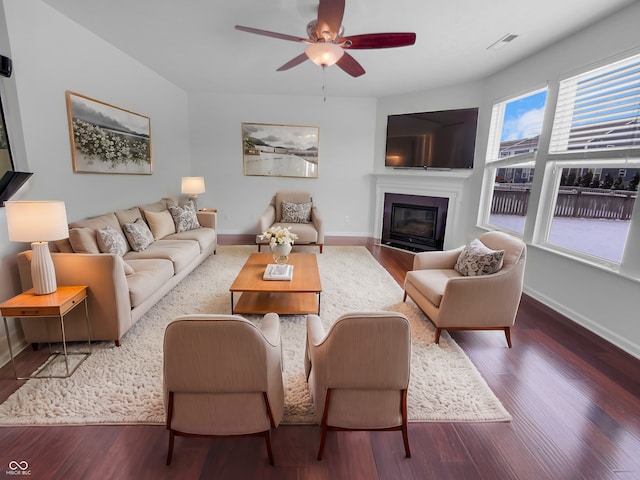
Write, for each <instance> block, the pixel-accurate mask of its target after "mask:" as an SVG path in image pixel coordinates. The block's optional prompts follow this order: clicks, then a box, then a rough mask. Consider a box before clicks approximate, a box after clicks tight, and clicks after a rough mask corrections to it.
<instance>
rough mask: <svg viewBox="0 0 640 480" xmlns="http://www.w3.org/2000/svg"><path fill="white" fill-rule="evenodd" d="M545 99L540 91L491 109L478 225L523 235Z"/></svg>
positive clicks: (544, 92)
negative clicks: (482, 196) (484, 194)
mask: <svg viewBox="0 0 640 480" xmlns="http://www.w3.org/2000/svg"><path fill="white" fill-rule="evenodd" d="M546 98H547V90H546V89H543V90H537V91H535V92H532V93H528V94H526V95H523V96H520V97H517V98H513V99H509V100H507V101H504V102H500V103H497V104H495V105H494V106H493V110H492V113H491V127H490V131H489V144H488V146H487V158H486V162H487V163H486V167H485V168H486V170H485V187H486V188H485V189H484V190H485V192H490V194H486V196H485V200H484V201H483V205H485V207H484V209H483V210H482V212H481V219H480V223H481V224H484V225H491V226H494V227H498V228H500V229H504V230H510V231H513V232H516V233H520V234H522V233H523V231H524V221H525V218H526V214H527V209H528V205H529V201H528V200H529V193H530V190H531V183H532V182H533V177H534V173H535V168H534V161H535V153H536V151H537V150H538V142H539V140H540V132H541V129H542V117H543V114H544V107H545V102H546Z"/></svg>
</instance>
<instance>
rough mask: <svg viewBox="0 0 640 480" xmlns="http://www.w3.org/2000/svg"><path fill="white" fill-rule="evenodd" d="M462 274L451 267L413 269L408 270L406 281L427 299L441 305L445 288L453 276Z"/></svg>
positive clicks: (438, 305)
mask: <svg viewBox="0 0 640 480" xmlns="http://www.w3.org/2000/svg"><path fill="white" fill-rule="evenodd" d="M460 276H461V275H460V274H459V273H458V272H457V271H455V270H453V269H449V268H443V269H434V270H412V271H410V272H407V276H406V279H405V282H406V283H409V284H411V285H413V286H414V287H415V288H416V289H417V290H418V291H419V292H420V293H421V294H422V295H423V296H424V297H425V298H426V299H427V300H429V301H430V302H431V303H433V304H434V305H435V306H436V307H440V302H441V301H442V295H444V289H445V287H446V286H447V282H448V281H449V279H451V278H456V277H460Z"/></svg>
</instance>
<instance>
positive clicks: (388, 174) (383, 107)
mask: <svg viewBox="0 0 640 480" xmlns="http://www.w3.org/2000/svg"><path fill="white" fill-rule="evenodd" d="M482 90H483V84H482V82H469V83H465V84H462V85H451V86H448V87H442V88H438V89H434V90H430V91H426V92H417V93H412V94H405V95H397V96H392V97H383V98H379V99H378V118H377V119H376V130H375V153H374V155H375V158H374V162H375V166H374V168H375V174H376V176H377V177H378V180H379V181H380V182H385V183H386V182H389V181H393V182H394V183H396V184H405V185H406V186H407V189H408V190H415V188H416V185H422V187H423V188H424V189H427V190H433V191H434V192H437V191H439V190H443V189H444V190H449V191H451V192H454V193H455V196H456V205H455V207H456V208H455V210H451V212H455V215H448V217H447V226H446V229H447V234H446V237H445V246H444V248H454V247H457V246H458V245H461V244H463V243H466V242H467V241H468V240H470V238H468V235H467V225H468V224H469V219H470V218H471V217H473V218H475V217H474V215H475V214H474V209H473V208H469V206H470V205H471V199H470V197H469V195H468V193H467V192H468V191H469V190H470V186H471V184H472V183H473V182H479V181H480V179H481V178H482V168H483V162H482V160H478V159H477V152H478V151H479V150H478V147H479V145H481V144H482V140H481V139H482V137H483V130H482V128H481V124H480V120H479V121H478V135H477V138H476V159H475V161H474V168H473V170H472V171H471V172H468V171H466V170H451V171H450V172H446V171H428V170H427V171H426V172H425V171H422V170H397V169H393V168H390V167H385V166H384V161H385V145H386V132H387V116H388V115H393V114H399V113H411V112H430V111H438V110H452V109H459V108H473V107H480V106H481V104H482V103H483V99H482ZM482 113H483V112H482V110H481V111H480V112H479V116H481V115H482ZM422 194H423V195H431V194H429V193H426V192H425V193H422ZM433 196H441V195H439V194H434V195H433ZM451 207H452V206H451V205H450V206H449V208H450V209H451ZM380 221H381V220H380V219H378V222H380ZM374 235H375V236H378V237H379V236H380V232H374Z"/></svg>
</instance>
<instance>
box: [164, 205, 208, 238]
mask: <svg viewBox="0 0 640 480" xmlns="http://www.w3.org/2000/svg"><path fill="white" fill-rule="evenodd" d="M168 208H169V212H171V216H172V217H173V223H174V224H175V226H176V232H186V231H187V230H193V229H194V228H200V223H199V222H198V216H197V215H196V209H195V207H194V206H193V202H189V203H187V204H185V205H182V206H181V207H179V206H177V205H169V207H168Z"/></svg>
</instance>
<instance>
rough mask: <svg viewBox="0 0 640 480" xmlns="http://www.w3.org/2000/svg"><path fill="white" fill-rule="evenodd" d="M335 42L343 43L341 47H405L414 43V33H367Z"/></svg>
mask: <svg viewBox="0 0 640 480" xmlns="http://www.w3.org/2000/svg"><path fill="white" fill-rule="evenodd" d="M337 42H338V43H340V44H343V45H342V48H350V49H364V48H394V47H406V46H409V45H413V44H414V43H416V34H415V33H409V32H407V33H367V34H364V35H353V36H350V37H342V38H339V39H338V40H337Z"/></svg>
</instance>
